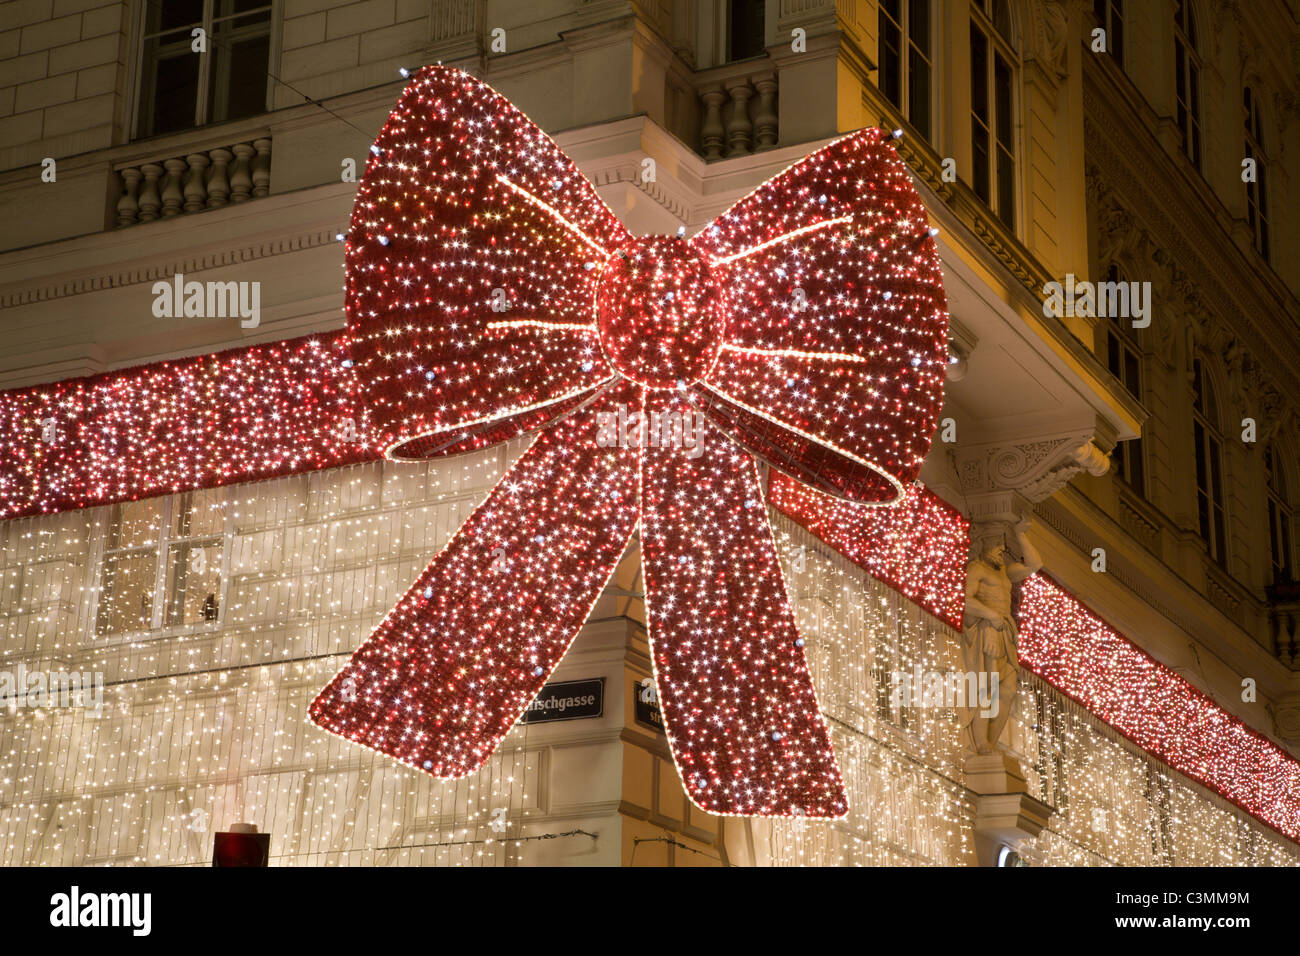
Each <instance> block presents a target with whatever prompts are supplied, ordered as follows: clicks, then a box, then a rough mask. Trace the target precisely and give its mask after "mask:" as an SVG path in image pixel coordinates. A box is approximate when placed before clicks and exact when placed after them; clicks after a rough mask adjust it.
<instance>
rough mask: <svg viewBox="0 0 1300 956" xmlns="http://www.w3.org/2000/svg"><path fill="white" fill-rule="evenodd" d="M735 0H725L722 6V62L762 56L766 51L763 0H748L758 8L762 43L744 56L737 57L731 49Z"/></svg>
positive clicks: (765, 18) (765, 22)
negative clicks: (756, 50) (761, 24)
mask: <svg viewBox="0 0 1300 956" xmlns="http://www.w3.org/2000/svg"><path fill="white" fill-rule="evenodd" d="M736 2H737V0H725V2H724V3H722V4H721V6H722V17H723V20H722V22H723V33H722V50H723V58H722V59H723V62H724V63H738V62H740V61H741V60H752V59H754V58H755V57H760V56H764V55H765V54H766V53H767V47H766V46H765V43H766V36H767V8H766V4H765V3H764V2H763V0H750V2H753V3H755V6H756V8H757V9H758V10H759V18H760V20H761V21H762V23H763V37H764V43H761V44H760V45H759V48H758V52H756V53H747V54H746V55H745V56H742V57H737V56H736V55H735V51H734V50H733V49H732V47H733V41H734V40H735V19H736V18H735V5H736Z"/></svg>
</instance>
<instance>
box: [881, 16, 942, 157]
mask: <svg viewBox="0 0 1300 956" xmlns="http://www.w3.org/2000/svg"><path fill="white" fill-rule="evenodd" d="M930 24H931V17H930V0H880V50H879V59H880V80H879V83H880V92H881V93H883V94H884V96H885V99H887V100H889V102H891V103H893V104H894V105H895V106H897V107H898V108H899V110H901V111H902V113H903V115H904V116H906V117H907V120H908V122H910V123H911V124H912V125H913V126H914V127H916V129H917V130H918V131H920V133H921V135H922V136H924V137H925V138H926V139H929V138H930V135H931V134H930V88H931V77H932V75H933V72H934V66H933V60H932V58H931V53H930V50H931V44H930Z"/></svg>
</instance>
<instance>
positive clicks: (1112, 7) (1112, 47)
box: [1092, 0, 1124, 70]
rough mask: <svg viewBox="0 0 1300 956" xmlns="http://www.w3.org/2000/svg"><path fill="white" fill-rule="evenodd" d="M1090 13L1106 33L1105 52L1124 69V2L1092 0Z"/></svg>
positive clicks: (1118, 0)
mask: <svg viewBox="0 0 1300 956" xmlns="http://www.w3.org/2000/svg"><path fill="white" fill-rule="evenodd" d="M1092 12H1093V14H1095V15H1096V17H1097V26H1099V27H1101V28H1102V29H1103V30H1105V31H1106V52H1107V53H1109V54H1110V55H1111V56H1112V57H1113V58H1114V60H1115V62H1116V63H1118V64H1119V68H1120V69H1121V70H1122V69H1124V0H1093V3H1092Z"/></svg>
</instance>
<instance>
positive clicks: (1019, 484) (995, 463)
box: [957, 430, 1110, 503]
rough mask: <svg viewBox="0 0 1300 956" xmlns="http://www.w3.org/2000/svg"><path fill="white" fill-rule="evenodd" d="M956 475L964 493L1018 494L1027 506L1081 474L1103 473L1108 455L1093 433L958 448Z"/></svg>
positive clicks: (1047, 495)
mask: <svg viewBox="0 0 1300 956" xmlns="http://www.w3.org/2000/svg"><path fill="white" fill-rule="evenodd" d="M957 464H958V467H957V476H958V480H959V481H960V482H961V488H962V492H963V494H965V495H966V496H967V497H969V496H971V495H979V494H987V493H997V492H1005V491H1015V492H1017V493H1018V494H1020V495H1021V496H1023V497H1024V498H1025V499H1026V500H1027V501H1029V502H1031V503H1032V502H1038V501H1043V500H1044V499H1046V498H1049V497H1051V496H1052V495H1054V494H1055V493H1056V492H1058V491H1060V490H1061V489H1062V488H1063V487H1065V485H1066V484H1068V483H1069V481H1070V479H1071V478H1073V477H1074V476H1075V475H1077V474H1080V473H1082V472H1085V471H1086V472H1088V474H1090V475H1104V474H1105V473H1106V471H1107V469H1108V468H1109V467H1110V456H1109V455H1108V454H1107V453H1106V452H1104V451H1102V449H1101V447H1100V446H1099V445H1098V444H1097V441H1096V434H1095V431H1093V430H1086V431H1078V432H1072V433H1070V434H1067V435H1056V436H1050V437H1045V438H1039V439H1034V440H1029V441H1023V442H1005V443H990V444H980V445H973V446H969V447H965V448H960V449H958V452H957Z"/></svg>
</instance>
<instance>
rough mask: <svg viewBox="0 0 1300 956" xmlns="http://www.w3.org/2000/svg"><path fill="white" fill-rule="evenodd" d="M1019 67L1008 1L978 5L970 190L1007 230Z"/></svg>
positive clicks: (973, 35) (1011, 220)
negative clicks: (1017, 72)
mask: <svg viewBox="0 0 1300 956" xmlns="http://www.w3.org/2000/svg"><path fill="white" fill-rule="evenodd" d="M1015 62H1016V52H1015V45H1014V39H1013V35H1012V30H1011V8H1010V6H1009V0H975V3H974V4H972V6H971V16H970V87H971V89H970V110H971V154H972V157H973V167H974V168H973V169H972V171H971V176H972V185H973V186H974V187H975V193H976V195H978V196H979V197H980V199H982V200H984V201H985V202H986V203H988V205H989V208H990V209H992V210H993V212H994V213H995V214H996V215H997V217H998V218H999V219H1001V220H1002V221H1003V222H1004V223H1006V225H1007V228H1009V229H1015V227H1016V147H1015V135H1014V130H1015V125H1016V124H1015V107H1014V105H1013V103H1014V82H1013V79H1014V77H1015V70H1014V68H1013V66H1012V64H1013V63H1015Z"/></svg>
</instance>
